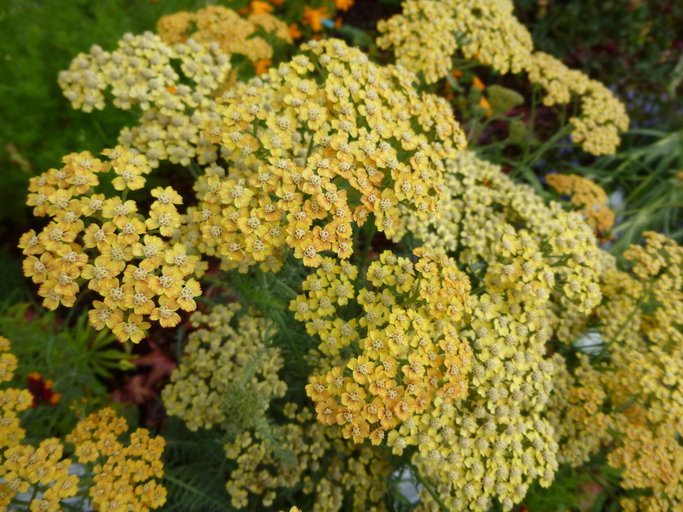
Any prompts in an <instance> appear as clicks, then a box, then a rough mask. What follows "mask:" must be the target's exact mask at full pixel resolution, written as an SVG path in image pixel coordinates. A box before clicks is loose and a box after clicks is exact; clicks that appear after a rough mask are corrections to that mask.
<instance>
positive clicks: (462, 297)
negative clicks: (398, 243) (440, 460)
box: [290, 249, 472, 453]
mask: <svg viewBox="0 0 683 512" xmlns="http://www.w3.org/2000/svg"><path fill="white" fill-rule="evenodd" d="M415 256H417V258H418V259H417V261H416V262H415V263H413V262H412V261H411V260H410V259H408V258H402V257H396V256H395V255H394V254H393V253H392V252H390V251H385V252H383V253H382V254H381V255H380V256H379V259H378V260H376V261H373V262H372V263H371V264H370V266H369V267H368V269H367V275H366V280H367V282H368V284H367V287H359V288H358V289H357V290H356V289H355V287H354V285H353V284H352V280H354V279H355V277H356V274H357V269H356V267H355V266H353V265H348V264H346V265H345V264H342V265H336V264H335V262H334V261H333V260H331V259H325V260H324V261H323V264H322V266H321V267H320V269H318V270H317V271H316V272H315V273H314V274H311V275H310V276H309V277H308V278H307V279H306V281H304V284H303V288H304V290H307V293H304V294H302V295H299V296H298V297H297V298H296V299H294V300H293V301H292V303H291V305H290V309H292V310H293V311H294V312H295V313H294V317H295V318H296V319H297V320H299V321H305V322H306V329H307V331H308V333H309V334H311V335H317V336H319V337H320V338H321V340H322V343H321V345H320V350H321V351H322V352H325V353H328V354H330V355H332V356H335V355H339V354H340V351H341V350H342V349H343V348H344V347H345V346H347V345H349V343H350V342H351V341H354V342H356V343H357V345H358V346H359V348H360V351H359V354H358V355H357V356H355V357H351V358H349V359H348V360H346V361H343V362H342V364H339V365H336V366H334V367H333V368H332V369H331V370H329V371H328V372H327V373H325V374H324V375H319V376H315V375H314V376H312V377H311V378H310V381H309V384H308V385H307V386H306V392H307V394H308V395H309V396H310V397H311V398H312V399H313V401H314V402H315V403H316V412H317V418H318V421H320V422H321V423H324V424H327V425H341V426H343V429H342V435H343V436H344V438H345V439H353V441H354V442H356V443H360V442H363V440H365V439H370V441H371V442H372V444H375V445H378V444H380V443H382V441H383V440H384V438H385V436H386V437H387V440H388V444H389V445H390V446H393V447H394V451H395V452H399V453H400V452H402V451H403V449H404V448H405V447H406V446H408V445H416V444H418V435H417V432H418V431H419V429H420V425H419V424H420V420H421V418H422V415H423V414H424V413H425V412H426V411H430V410H431V409H432V403H433V402H434V400H435V399H436V397H437V396H438V397H440V398H441V399H442V401H443V402H444V403H445V404H449V405H450V404H454V403H457V402H458V401H459V400H460V399H462V397H463V396H464V395H466V393H467V385H466V379H467V375H468V373H469V370H470V363H471V357H472V356H471V353H470V349H469V346H468V345H467V344H466V343H463V342H462V341H461V340H460V339H459V337H458V327H457V326H458V324H457V322H458V321H459V320H461V319H462V317H463V314H464V313H465V312H466V311H468V309H469V305H468V296H469V290H470V284H469V280H468V279H467V277H466V276H465V274H463V273H462V272H461V271H460V270H458V268H457V266H456V265H455V262H454V261H453V260H451V259H447V258H434V257H433V256H432V255H430V254H428V253H426V252H424V251H422V250H419V249H418V250H416V251H415ZM349 302H350V303H351V304H352V305H353V306H355V310H354V311H349V308H345V309H347V311H348V313H347V315H342V314H341V309H342V308H344V307H345V306H346V305H347V304H349ZM356 317H358V318H356Z"/></svg>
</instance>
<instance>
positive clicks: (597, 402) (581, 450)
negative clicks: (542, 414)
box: [547, 353, 610, 467]
mask: <svg viewBox="0 0 683 512" xmlns="http://www.w3.org/2000/svg"><path fill="white" fill-rule="evenodd" d="M577 357H578V364H577V366H576V367H575V368H574V369H573V371H572V372H570V369H569V367H568V366H567V361H566V360H565V358H564V357H562V356H561V355H559V354H555V355H553V358H552V361H553V364H554V365H555V368H556V369H557V371H556V374H555V378H554V386H553V393H552V396H551V400H550V402H549V403H548V408H547V411H548V412H547V414H548V418H549V420H550V422H551V423H552V425H553V428H554V429H555V439H556V441H557V443H558V444H559V446H560V451H559V453H558V456H557V459H558V461H559V462H560V463H568V464H571V465H572V466H574V467H578V466H581V465H582V464H585V463H586V462H588V460H589V459H590V457H591V455H593V454H595V453H597V452H598V451H599V450H600V448H601V446H602V445H603V443H605V442H606V441H608V440H609V439H610V435H609V432H608V427H609V418H608V415H607V414H606V413H605V412H604V411H603V406H604V402H605V400H606V398H607V394H606V392H605V390H604V389H603V382H602V375H601V373H600V370H598V369H597V368H595V367H594V366H592V365H591V363H590V360H589V358H588V356H587V355H585V354H581V353H578V354H577Z"/></svg>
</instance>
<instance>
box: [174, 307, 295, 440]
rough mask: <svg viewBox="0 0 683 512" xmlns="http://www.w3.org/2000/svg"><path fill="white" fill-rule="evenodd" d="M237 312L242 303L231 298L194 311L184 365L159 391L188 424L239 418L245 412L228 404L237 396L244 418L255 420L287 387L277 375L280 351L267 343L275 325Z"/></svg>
mask: <svg viewBox="0 0 683 512" xmlns="http://www.w3.org/2000/svg"><path fill="white" fill-rule="evenodd" d="M239 313H240V307H239V305H237V304H229V305H225V306H223V305H218V306H215V307H214V308H213V309H212V310H211V311H210V312H208V313H200V312H197V313H195V314H193V315H192V318H191V321H192V324H193V326H194V327H196V328H197V330H195V331H193V332H192V333H191V334H190V335H189V338H188V343H187V345H186V346H185V350H184V354H183V357H182V359H181V362H180V365H179V366H178V368H177V369H176V370H174V372H173V373H172V374H171V382H170V384H168V385H167V386H166V387H164V389H163V390H162V392H161V397H162V399H163V401H164V405H165V406H166V411H167V413H168V414H169V415H172V416H179V417H180V418H182V419H183V421H184V422H185V424H186V425H187V427H188V428H189V429H190V430H197V429H199V428H211V427H213V426H216V425H219V426H220V425H222V424H225V423H226V422H228V423H229V422H237V420H238V417H239V416H241V415H243V414H244V413H243V411H234V410H231V408H230V405H231V404H232V403H233V402H234V401H235V400H238V399H239V400H243V403H241V404H235V405H237V406H240V405H243V406H244V407H247V406H248V412H249V414H250V415H251V417H250V418H245V421H247V422H252V423H257V422H258V421H259V419H260V418H262V417H263V416H264V414H265V412H266V410H267V409H268V404H269V403H270V399H271V398H275V397H281V396H283V395H284V393H285V389H286V388H285V383H284V382H283V381H282V380H280V378H279V377H278V371H280V370H281V369H282V365H283V360H282V356H281V355H280V352H279V350H278V349H276V348H272V347H268V346H267V344H266V342H267V340H266V336H267V333H268V332H270V331H273V326H272V325H271V324H270V323H269V322H268V321H266V320H265V319H263V318H258V317H255V316H251V315H248V314H241V315H239V316H237V315H238V314H239ZM236 383H237V384H236ZM242 395H244V396H242ZM238 408H239V407H238Z"/></svg>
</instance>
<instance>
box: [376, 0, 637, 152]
mask: <svg viewBox="0 0 683 512" xmlns="http://www.w3.org/2000/svg"><path fill="white" fill-rule="evenodd" d="M513 8H514V6H513V2H512V0H495V1H491V0H443V1H434V0H405V1H404V2H403V12H402V13H401V14H397V15H395V16H393V17H392V18H390V19H389V20H387V21H381V22H380V23H379V24H378V29H379V31H380V34H381V35H380V37H379V38H378V40H377V44H378V45H379V46H380V48H384V49H389V48H391V49H393V51H394V53H395V55H396V60H397V61H398V63H399V64H401V65H403V66H404V67H406V68H408V69H411V70H414V71H415V72H420V73H422V74H423V76H424V79H425V81H426V82H427V83H433V82H436V81H438V80H439V79H441V78H443V77H445V76H447V75H448V74H449V73H450V72H451V70H452V68H453V57H454V55H455V53H456V51H458V50H459V51H460V52H461V53H462V55H463V56H464V57H465V58H466V59H468V60H475V61H477V62H479V63H481V64H483V65H485V66H490V67H492V68H493V69H494V70H496V71H497V72H498V73H501V74H507V73H513V74H522V73H524V74H525V75H526V77H527V79H528V80H529V81H530V82H531V83H533V84H537V85H539V86H540V87H541V88H542V89H543V90H544V91H545V97H544V99H543V102H544V104H545V105H547V106H551V105H560V104H562V105H564V104H568V103H570V102H571V101H572V100H573V99H574V98H579V99H580V104H581V110H580V113H579V115H577V116H574V117H572V118H570V119H569V122H570V124H571V125H572V140H573V141H574V142H576V143H577V144H581V147H582V148H583V149H584V150H585V151H587V152H589V153H592V154H594V155H604V154H612V153H614V152H615V151H616V148H617V146H618V145H619V142H620V139H619V132H620V131H624V130H626V129H628V124H629V119H628V115H627V114H626V109H625V107H624V105H623V103H621V102H620V101H619V100H618V99H617V98H616V97H615V96H614V94H613V93H612V92H611V91H610V90H609V89H608V88H607V87H605V86H604V85H603V84H602V83H600V82H598V81H596V80H591V79H590V78H589V77H588V76H586V75H585V74H584V73H582V72H581V71H577V70H571V69H569V68H567V67H566V66H565V65H564V64H562V62H561V61H559V60H558V59H556V58H555V57H552V56H551V55H548V54H546V53H543V52H538V51H534V45H533V41H532V38H531V35H530V34H529V31H528V30H527V29H526V28H525V27H524V25H522V24H521V23H520V22H519V20H517V18H516V17H515V15H514V13H513Z"/></svg>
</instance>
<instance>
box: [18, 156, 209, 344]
mask: <svg viewBox="0 0 683 512" xmlns="http://www.w3.org/2000/svg"><path fill="white" fill-rule="evenodd" d="M103 154H104V155H105V156H107V157H108V161H104V162H103V161H102V160H100V159H98V158H95V157H93V156H92V154H90V153H89V152H87V151H86V152H83V153H72V154H70V155H67V156H66V157H64V159H63V161H64V164H65V165H64V166H63V167H61V168H60V169H50V170H49V171H47V172H45V173H43V174H41V175H40V176H37V177H35V178H31V180H30V184H29V191H30V193H29V196H28V201H27V203H28V205H29V206H33V213H34V215H36V216H37V217H45V216H47V217H49V218H50V219H51V220H50V223H49V224H48V225H47V226H45V227H44V228H43V230H42V231H41V232H40V233H37V234H36V232H35V231H34V230H31V231H29V232H28V233H25V234H24V235H23V236H22V238H21V240H20V242H19V247H20V248H21V249H23V253H24V256H25V259H24V265H23V268H24V274H25V275H26V276H27V277H30V278H31V279H32V280H33V282H34V283H36V284H39V285H40V288H39V289H38V294H39V295H40V296H41V297H43V298H44V299H43V305H44V306H45V307H47V308H48V309H52V310H54V309H56V308H57V307H58V306H59V305H60V304H61V305H63V306H66V307H72V306H73V305H74V303H75V302H76V298H77V296H78V294H79V292H82V291H83V292H84V291H86V290H92V291H93V292H95V293H97V294H98V295H99V296H100V298H101V300H95V301H93V309H91V310H90V312H89V318H90V323H91V324H92V326H93V327H95V329H98V330H99V329H102V328H104V327H105V326H106V327H108V328H110V329H112V330H113V331H114V334H115V335H116V337H117V338H118V339H119V340H120V341H127V340H131V341H133V342H134V343H138V342H140V340H142V338H144V336H145V333H146V331H147V329H148V328H149V327H150V323H149V322H148V321H146V320H147V319H149V320H153V321H157V322H159V323H160V324H161V325H162V326H164V327H172V326H175V325H177V324H178V322H180V316H179V314H178V311H179V310H184V311H193V310H194V309H195V308H196V303H195V301H194V299H195V297H197V296H199V295H200V293H201V290H200V288H199V283H198V282H197V281H196V280H195V279H192V278H189V276H190V275H191V274H193V273H194V272H195V270H197V265H198V263H199V258H198V257H197V256H192V255H189V254H188V251H187V249H186V247H185V246H184V245H183V244H181V243H178V242H170V238H171V237H172V236H173V235H174V234H175V231H176V229H178V228H179V227H180V222H181V218H180V213H179V212H178V210H177V207H176V205H179V204H181V203H182V198H181V197H180V195H179V194H178V193H177V192H175V191H174V190H173V189H172V188H171V187H166V188H163V187H157V188H155V189H153V190H152V191H151V195H152V197H153V198H154V201H153V202H152V204H151V206H150V207H149V211H148V213H147V216H143V215H142V214H141V213H139V212H138V204H137V202H136V201H133V200H131V199H126V194H127V193H128V192H129V191H132V190H138V189H141V188H142V187H143V186H144V184H145V178H144V175H145V174H148V173H149V172H150V167H149V164H148V162H147V160H146V158H145V157H144V156H143V155H139V154H134V153H132V152H130V151H129V150H127V149H124V148H123V147H121V146H117V147H116V148H114V149H109V150H105V151H104V152H103ZM109 180H110V181H111V184H112V185H113V187H114V189H116V190H117V191H121V192H122V194H121V195H120V196H119V195H112V196H110V197H107V196H105V194H103V193H99V192H97V188H98V186H99V185H100V184H101V182H104V181H109ZM86 283H87V287H85V288H84V285H86Z"/></svg>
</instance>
